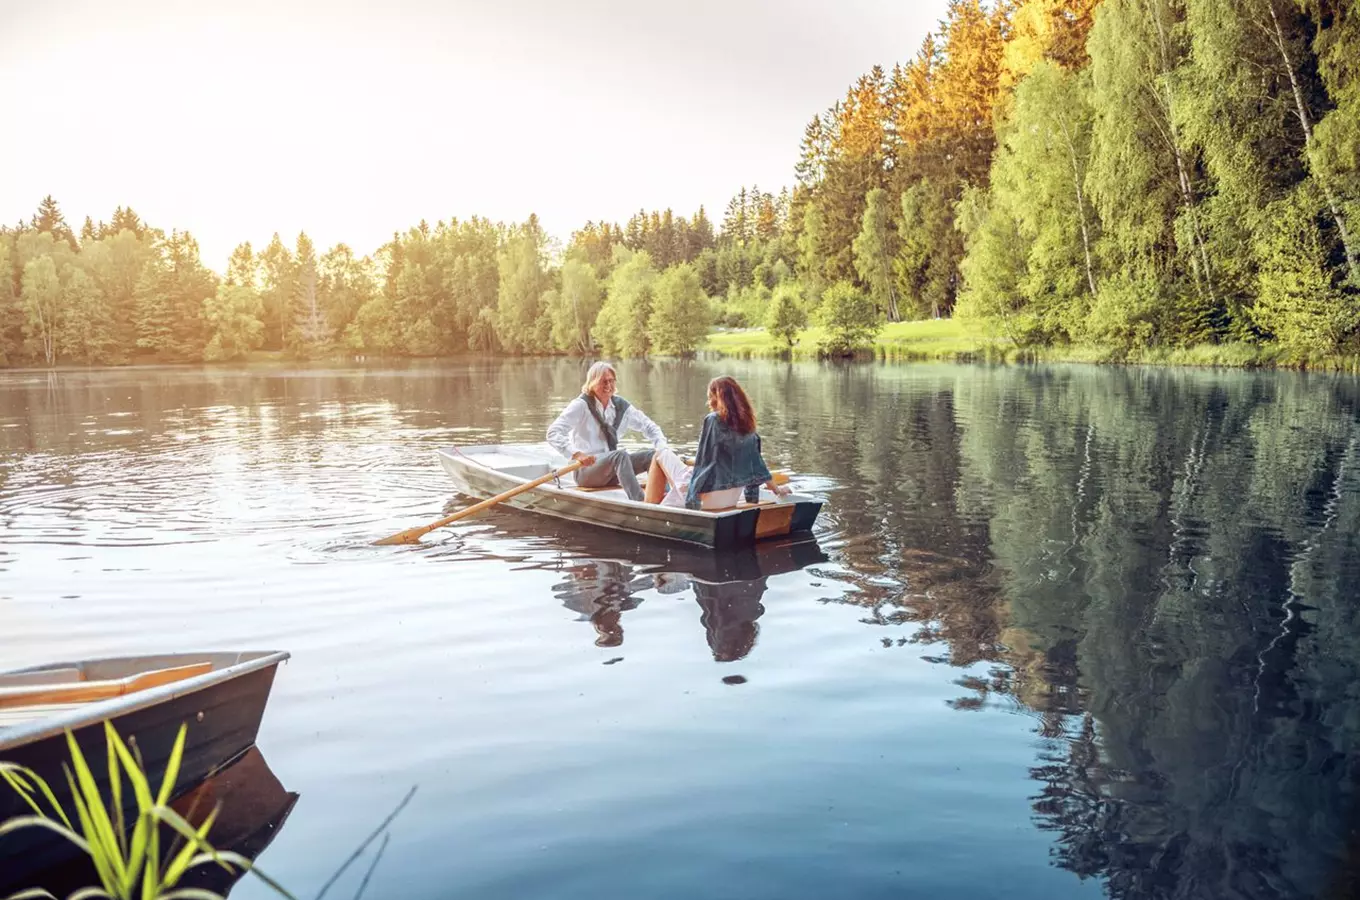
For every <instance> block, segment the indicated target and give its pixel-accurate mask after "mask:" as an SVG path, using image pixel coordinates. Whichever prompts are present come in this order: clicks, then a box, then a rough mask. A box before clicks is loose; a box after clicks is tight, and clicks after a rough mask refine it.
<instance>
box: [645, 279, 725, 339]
mask: <svg viewBox="0 0 1360 900" xmlns="http://www.w3.org/2000/svg"><path fill="white" fill-rule="evenodd" d="M654 297H655V299H654V301H653V304H652V315H651V317H650V318H649V319H648V322H647V337H648V340H649V341H650V343H651V348H652V349H653V350H654V351H655V352H657V353H663V354H667V355H670V356H681V355H685V354H689V353H693V352H694V350H695V348H697V347H698V346H699V344H700V343H701V342H702V341H703V339H704V336H705V335H707V334H708V329H709V325H710V321H709V311H708V297H707V296H705V295H704V289H703V285H702V284H700V282H699V274H698V273H697V272H696V271H695V270H694V266H692V265H690V264H688V263H681V264H680V265H677V266H671V267H670V268H669V269H667V270H666V271H664V272H662V273H661V275H660V277H658V278H657V280H656V288H655V294H654Z"/></svg>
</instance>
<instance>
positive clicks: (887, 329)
mask: <svg viewBox="0 0 1360 900" xmlns="http://www.w3.org/2000/svg"><path fill="white" fill-rule="evenodd" d="M825 337H826V333H825V331H824V330H823V329H822V328H821V327H812V328H808V329H806V330H805V331H801V332H799V334H798V342H797V343H796V344H794V346H793V349H792V350H789V348H788V346H787V345H786V344H785V343H784V342H783V341H781V340H778V339H776V338H775V337H773V336H772V335H770V333H769V332H767V331H766V330H765V329H764V328H747V329H742V330H740V331H715V332H713V333H712V334H710V335H709V336H708V340H707V341H706V342H705V343H704V344H703V346H701V347H700V348H699V349H700V350H703V351H707V352H711V353H719V354H722V355H723V356H734V357H738V358H741V359H782V358H784V357H785V356H791V357H792V358H794V359H816V358H817V355H818V354H817V348H818V347H819V346H820V345H821V343H822V340H823V339H824V338H825ZM873 354H874V356H875V357H878V358H882V359H893V360H905V361H910V360H943V361H957V360H969V359H975V358H980V357H982V356H983V355H985V350H984V348H983V344H982V342H981V341H979V340H978V339H977V338H975V337H973V336H972V335H970V334H968V333H967V332H966V331H965V330H964V327H963V325H962V324H961V323H960V322H958V321H956V320H954V319H926V320H923V321H919V322H890V323H888V324H887V325H884V326H883V328H882V329H881V330H880V331H879V333H878V337H877V338H876V339H875V340H874V343H873Z"/></svg>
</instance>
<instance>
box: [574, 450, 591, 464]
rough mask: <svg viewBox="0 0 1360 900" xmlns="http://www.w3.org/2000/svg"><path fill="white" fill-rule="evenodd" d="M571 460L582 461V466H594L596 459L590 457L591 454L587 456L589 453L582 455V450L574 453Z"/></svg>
mask: <svg viewBox="0 0 1360 900" xmlns="http://www.w3.org/2000/svg"><path fill="white" fill-rule="evenodd" d="M571 458H572V459H579V460H580V461H581V465H582V466H593V465H595V457H593V456H591V455H589V454H587V453H582V452H581V451H580V450H577V451H576V452H575V453H573V454H572V455H571Z"/></svg>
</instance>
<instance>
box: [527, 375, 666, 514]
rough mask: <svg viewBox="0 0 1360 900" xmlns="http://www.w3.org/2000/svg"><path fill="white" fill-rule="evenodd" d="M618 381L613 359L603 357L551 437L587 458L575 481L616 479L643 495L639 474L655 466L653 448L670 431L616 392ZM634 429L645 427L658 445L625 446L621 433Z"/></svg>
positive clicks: (634, 496) (611, 482) (597, 483)
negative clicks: (641, 447) (665, 430)
mask: <svg viewBox="0 0 1360 900" xmlns="http://www.w3.org/2000/svg"><path fill="white" fill-rule="evenodd" d="M617 383H618V375H617V374H616V373H615V372H614V367H613V366H611V365H610V364H609V363H607V362H604V361H603V360H602V361H600V362H597V363H595V364H594V365H592V366H591V367H590V370H589V371H588V372H587V373H586V383H585V384H584V385H582V386H581V396H579V397H577V398H576V399H574V400H572V401H571V402H570V403H568V404H567V408H566V409H564V410H562V413H561V415H559V416H558V417H557V420H556V421H555V422H553V423H552V424H551V425H549V426H548V443H549V444H552V446H553V449H555V450H556V451H557V452H558V453H561V454H562V455H563V456H569V457H571V458H572V459H579V460H582V461H584V462H585V465H584V466H582V467H581V468H580V469H577V470H576V483H577V484H579V485H580V486H581V487H613V486H615V485H618V486H619V487H622V488H623V492H624V493H625V494H627V495H628V499H630V500H641V499H642V486H641V485H639V484H638V480H637V476H638V474H639V473H641V472H645V471H647V469H648V467H649V466H651V464H652V457H653V455H654V453H655V451H656V450H661V449H663V448H665V447H666V436H665V435H664V434H662V433H661V428H660V427H659V426H658V425H657V424H656V423H655V422H653V421H652V420H651V419H649V418H647V416H646V414H645V413H643V411H642V410H640V409H638V408H637V407H636V406H633V405H632V404H631V403H629V402H628V401H627V400H625V399H623V398H622V397H620V396H619V395H618V394H617V393H616V388H617ZM630 431H637V432H641V433H642V434H643V435H644V436H645V437H646V438H647V440H649V441H651V442H652V447H653V448H654V449H652V450H632V451H629V450H624V449H623V448H621V447H620V446H619V436H620V435H622V434H627V433H628V432H630Z"/></svg>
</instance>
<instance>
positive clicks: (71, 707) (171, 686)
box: [0, 652, 288, 877]
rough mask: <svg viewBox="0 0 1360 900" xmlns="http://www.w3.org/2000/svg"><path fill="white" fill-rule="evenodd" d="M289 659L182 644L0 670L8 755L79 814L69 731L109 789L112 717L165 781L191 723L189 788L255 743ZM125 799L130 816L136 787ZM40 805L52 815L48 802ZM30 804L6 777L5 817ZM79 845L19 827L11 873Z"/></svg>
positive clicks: (184, 774) (182, 782) (1, 746)
mask: <svg viewBox="0 0 1360 900" xmlns="http://www.w3.org/2000/svg"><path fill="white" fill-rule="evenodd" d="M287 658H288V653H286V652H242V653H177V654H168V655H162V656H133V657H117V658H109V659H95V660H85V661H81V662H69V663H54V664H51V665H43V666H36V667H33V668H28V669H18V670H15V671H12V672H4V673H0V761H4V762H9V763H16V764H18V765H21V766H25V767H27V768H28V769H31V770H32V771H33V772H34V773H36V774H37V775H38V776H40V777H41V778H43V779H44V780H45V781H46V782H47V784H48V785H49V786H50V787H51V788H52V791H53V793H54V794H55V795H56V799H57V802H58V803H60V804H61V805H62V807H63V809H65V810H66V811H67V814H68V815H71V816H73V821H74V813H73V810H74V805H73V803H72V798H71V796H70V790H69V788H68V786H67V782H66V777H65V774H64V773H63V769H62V765H63V763H65V762H67V761H68V760H69V759H70V755H71V754H70V751H69V749H68V747H67V743H66V732H68V731H69V732H70V733H71V734H72V735H73V736H74V737H75V740H76V742H77V744H78V745H79V746H80V750H81V752H82V754H84V756H85V759H86V761H87V762H88V763H89V765H90V769H91V771H92V772H93V773H94V776H95V779H96V781H97V782H98V783H99V785H100V788H101V791H104V792H107V789H108V763H107V758H106V752H105V751H106V743H105V735H104V723H105V722H111V723H112V724H113V726H114V728H115V729H116V730H117V732H118V734H119V735H120V736H121V737H122V738H123V740H124V741H126V742H127V743H128V745H129V748H135V749H136V751H137V752H138V753H139V754H140V756H141V760H142V767H143V770H144V771H145V772H146V773H147V775H148V777H149V778H150V781H151V783H152V784H157V785H158V784H160V782H161V779H162V778H163V776H164V774H165V769H166V765H167V763H168V761H169V756H170V751H171V748H172V747H173V746H174V743H175V738H176V736H177V734H178V732H179V728H180V725H181V724H185V725H187V733H186V736H185V746H184V756H183V759H182V762H181V766H180V774H179V781H178V783H177V784H176V791H177V792H182V791H184V790H187V789H188V788H191V787H193V786H195V785H197V784H198V783H200V782H201V781H203V779H204V778H205V777H207V776H208V775H209V774H210V773H211V772H213V771H214V770H216V769H219V768H222V767H223V766H226V765H228V764H229V763H231V762H232V761H233V760H235V759H237V758H239V757H240V756H241V755H242V754H244V753H245V752H246V751H247V750H249V749H250V748H251V747H252V746H253V745H254V743H255V737H256V734H257V733H258V732H259V728H260V721H261V719H262V718H263V717H264V708H265V704H266V702H267V701H268V699H269V692H270V690H271V688H272V687H273V684H274V674H275V671H276V670H277V668H278V665H279V663H281V662H283V661H284V660H285V659H287ZM105 796H106V797H107V796H108V795H107V793H105ZM123 802H124V807H125V809H124V812H125V813H127V814H129V817H131V815H132V814H133V812H134V810H135V809H136V798H135V796H133V795H132V792H131V791H127V790H125V792H124V794H123ZM40 805H41V806H42V807H43V809H44V812H45V813H48V814H52V812H53V811H51V810H49V809H47V808H46V807H47V804H46V803H45V802H41V803H40ZM31 813H32V809H31V808H30V807H29V806H28V804H27V803H26V802H25V801H24V799H23V798H22V797H20V796H19V795H18V793H17V792H16V791H14V790H13V789H12V788H10V787H9V786H8V785H6V784H5V783H3V782H0V822H4V821H7V820H9V819H10V818H13V817H15V816H19V815H29V814H31ZM72 849H73V848H72V846H71V845H70V844H69V843H68V842H66V841H65V840H63V839H62V838H61V837H60V836H58V835H56V834H54V833H52V832H51V831H48V830H47V829H43V828H21V829H18V830H16V831H13V832H10V833H9V834H7V835H5V836H3V837H0V859H4V860H6V861H7V862H6V864H5V867H4V869H5V873H4V874H5V876H7V877H18V876H20V875H22V874H23V871H29V872H34V871H41V870H42V869H43V868H46V867H48V866H51V865H53V864H55V863H57V862H60V861H61V860H62V859H63V858H64V857H67V856H69V855H70V853H71V851H72ZM11 860H13V861H15V862H13V863H11V862H9V861H11ZM20 861H21V862H20Z"/></svg>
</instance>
